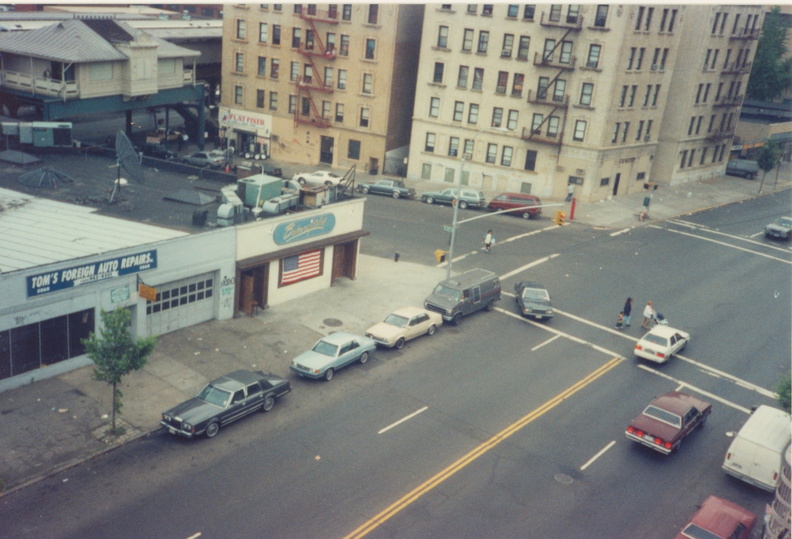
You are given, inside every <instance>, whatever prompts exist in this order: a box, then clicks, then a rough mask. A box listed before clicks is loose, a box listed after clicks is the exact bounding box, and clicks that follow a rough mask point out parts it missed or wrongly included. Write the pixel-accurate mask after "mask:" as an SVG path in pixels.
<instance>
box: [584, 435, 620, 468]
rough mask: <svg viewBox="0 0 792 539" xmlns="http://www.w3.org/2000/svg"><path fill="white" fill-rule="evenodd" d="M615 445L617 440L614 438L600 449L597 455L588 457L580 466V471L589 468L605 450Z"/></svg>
mask: <svg viewBox="0 0 792 539" xmlns="http://www.w3.org/2000/svg"><path fill="white" fill-rule="evenodd" d="M614 445H616V440H612V441H611V443H609V444H608V445H606V446H605V447H603V448H602V449H600V450H599V452H598V453H597V454H596V455H594V456H593V457H591V458H590V459H588V461H587V462H586V463H585V464H584V465H583V466H581V467H580V471H581V472H582V471H583V470H585V469H586V468H588V467H589V466H590V465H591V464H593V463H594V461H595V460H597V459H598V458H600V457H601V456H602V455H603V454H604V453H605V451H607V450H608V449H610V448H611V447H613V446H614Z"/></svg>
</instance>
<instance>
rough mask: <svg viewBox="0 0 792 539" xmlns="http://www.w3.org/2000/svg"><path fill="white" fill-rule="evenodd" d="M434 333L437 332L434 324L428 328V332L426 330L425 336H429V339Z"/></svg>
mask: <svg viewBox="0 0 792 539" xmlns="http://www.w3.org/2000/svg"><path fill="white" fill-rule="evenodd" d="M435 331H437V326H435V325H434V324H432V325H431V326H429V329H428V330H426V334H427V335H429V336H430V337H431V336H432V335H434V334H435Z"/></svg>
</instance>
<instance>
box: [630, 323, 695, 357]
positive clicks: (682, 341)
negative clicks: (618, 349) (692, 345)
mask: <svg viewBox="0 0 792 539" xmlns="http://www.w3.org/2000/svg"><path fill="white" fill-rule="evenodd" d="M689 342H690V333H685V332H684V331H682V330H679V329H674V328H672V327H668V326H660V325H657V326H655V327H653V328H652V329H651V330H649V333H647V334H646V335H644V336H643V337H641V339H640V340H639V341H638V342H637V343H635V355H636V356H637V357H640V358H643V359H647V360H649V361H654V362H655V363H665V362H666V361H668V360H669V359H671V356H673V355H674V354H676V353H677V352H681V351H682V349H683V348H685V346H687V343H689Z"/></svg>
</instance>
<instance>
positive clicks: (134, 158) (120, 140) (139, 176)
mask: <svg viewBox="0 0 792 539" xmlns="http://www.w3.org/2000/svg"><path fill="white" fill-rule="evenodd" d="M115 150H116V160H117V162H118V166H117V167H116V169H117V171H118V176H117V177H116V182H115V185H114V186H113V192H112V193H110V203H111V204H112V203H113V199H114V198H115V195H116V193H117V192H119V191H120V190H121V185H122V183H121V169H122V168H123V169H124V170H125V171H126V173H127V174H128V175H129V177H130V178H132V181H134V182H135V183H145V182H146V176H145V174H144V173H143V167H142V166H141V164H140V156H139V155H138V153H137V152H136V151H135V147H134V146H132V143H131V142H130V141H129V138H127V136H126V135H125V134H124V132H123V131H119V132H118V133H116V139H115ZM124 183H126V181H125V182H124Z"/></svg>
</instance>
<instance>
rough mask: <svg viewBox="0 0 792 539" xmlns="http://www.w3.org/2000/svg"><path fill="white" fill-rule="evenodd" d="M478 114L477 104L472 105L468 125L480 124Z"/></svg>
mask: <svg viewBox="0 0 792 539" xmlns="http://www.w3.org/2000/svg"><path fill="white" fill-rule="evenodd" d="M478 114H479V106H478V105H477V104H475V103H471V104H470V109H469V110H468V123H469V124H476V123H478Z"/></svg>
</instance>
